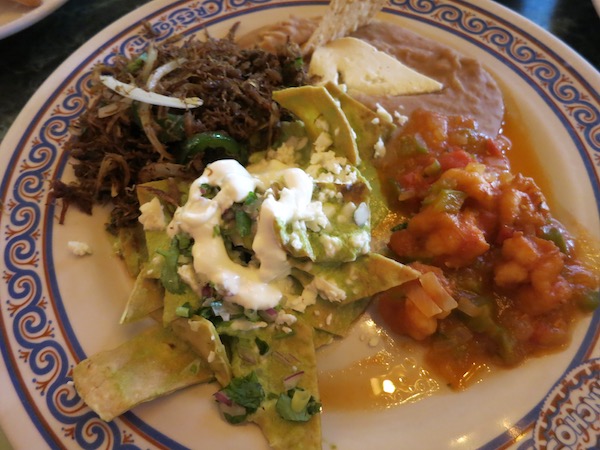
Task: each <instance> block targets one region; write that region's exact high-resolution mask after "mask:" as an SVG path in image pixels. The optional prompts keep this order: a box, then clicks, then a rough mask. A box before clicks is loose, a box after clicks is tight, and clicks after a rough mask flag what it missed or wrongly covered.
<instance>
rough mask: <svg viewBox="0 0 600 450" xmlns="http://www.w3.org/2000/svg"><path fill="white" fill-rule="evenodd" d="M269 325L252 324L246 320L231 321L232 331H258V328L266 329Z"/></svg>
mask: <svg viewBox="0 0 600 450" xmlns="http://www.w3.org/2000/svg"><path fill="white" fill-rule="evenodd" d="M268 325H269V324H268V323H267V322H263V321H260V322H252V321H250V320H246V319H235V320H233V321H231V329H232V330H233V331H251V330H258V329H260V328H266V327H267V326H268Z"/></svg>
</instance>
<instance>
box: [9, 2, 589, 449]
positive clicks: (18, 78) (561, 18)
mask: <svg viewBox="0 0 600 450" xmlns="http://www.w3.org/2000/svg"><path fill="white" fill-rule="evenodd" d="M144 3H146V1H144V0H69V1H68V2H67V3H65V4H64V5H63V6H61V7H60V8H59V9H58V10H57V11H56V12H54V13H53V14H51V15H50V16H48V17H46V18H45V19H43V20H41V21H40V22H38V23H37V24H35V25H33V26H31V27H30V28H27V29H25V30H23V31H21V32H19V33H17V34H15V35H12V36H9V37H7V38H5V39H2V40H0V99H1V100H0V140H1V139H2V138H3V137H4V135H5V134H6V132H7V131H8V129H9V128H10V125H11V124H12V122H13V121H14V120H15V118H16V117H17V115H18V113H19V112H20V111H21V109H22V108H23V106H24V105H25V103H26V102H27V100H28V99H29V98H30V97H31V96H32V95H33V94H34V92H35V91H36V90H37V89H38V87H39V86H40V85H41V84H42V83H43V81H44V80H45V79H46V78H47V77H48V76H49V75H50V74H51V73H52V72H53V71H54V69H55V68H56V67H58V66H59V65H60V64H61V63H62V62H63V61H64V60H65V59H66V58H67V57H68V56H69V55H70V54H71V53H73V52H74V51H75V50H76V49H77V48H78V47H79V46H81V45H82V44H83V43H85V42H86V41H87V40H88V39H90V38H91V37H92V36H94V35H95V34H96V33H97V32H99V31H100V30H102V29H103V28H104V27H105V26H107V25H109V24H110V23H112V22H113V21H115V20H116V19H118V18H120V17H121V16H123V15H125V14H126V13H128V12H129V11H131V10H133V9H135V8H137V7H139V6H141V5H142V4H144ZM497 3H500V4H502V5H504V6H506V7H508V8H510V9H512V10H514V11H517V12H518V13H520V14H521V15H523V16H525V17H527V18H528V19H530V20H531V21H533V22H534V23H536V24H538V25H539V26H541V27H542V28H544V29H546V30H548V31H549V32H550V33H552V34H554V35H555V36H556V37H558V38H559V39H561V40H562V41H563V42H565V43H566V44H567V45H569V46H570V47H571V48H573V49H574V50H575V51H576V52H578V53H579V54H580V55H581V56H583V57H584V58H585V59H587V60H588V61H589V62H590V63H591V64H592V65H593V66H594V67H595V68H596V69H598V70H600V45H598V43H600V18H599V17H598V15H597V13H596V10H595V9H594V5H593V3H592V0H498V1H497ZM5 448H9V446H8V443H7V442H6V439H5V438H4V437H3V436H2V432H1V431H0V449H5Z"/></svg>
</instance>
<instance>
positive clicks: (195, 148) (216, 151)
mask: <svg viewBox="0 0 600 450" xmlns="http://www.w3.org/2000/svg"><path fill="white" fill-rule="evenodd" d="M198 154H200V155H203V159H204V160H205V162H207V163H208V162H212V161H216V160H219V159H224V158H233V159H236V160H237V161H239V162H240V163H241V164H242V165H246V164H247V163H248V152H247V151H246V149H245V148H244V147H243V146H242V145H241V144H240V143H239V142H238V141H236V140H235V139H234V138H232V137H231V136H228V135H227V134H225V133H223V132H220V131H207V132H204V133H198V134H195V135H194V136H192V137H191V138H189V139H188V140H187V141H185V143H184V144H183V148H182V151H181V153H180V155H179V162H180V163H182V164H183V163H185V162H187V161H189V160H190V159H192V158H193V157H194V156H196V155H198Z"/></svg>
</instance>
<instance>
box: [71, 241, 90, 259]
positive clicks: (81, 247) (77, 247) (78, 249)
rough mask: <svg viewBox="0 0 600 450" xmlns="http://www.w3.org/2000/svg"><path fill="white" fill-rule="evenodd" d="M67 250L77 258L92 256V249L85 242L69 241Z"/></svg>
mask: <svg viewBox="0 0 600 450" xmlns="http://www.w3.org/2000/svg"><path fill="white" fill-rule="evenodd" d="M67 248H68V249H69V250H70V251H71V253H73V254H74V255H75V256H86V255H91V254H92V248H91V247H90V246H89V245H88V244H86V243H85V242H79V241H69V242H67Z"/></svg>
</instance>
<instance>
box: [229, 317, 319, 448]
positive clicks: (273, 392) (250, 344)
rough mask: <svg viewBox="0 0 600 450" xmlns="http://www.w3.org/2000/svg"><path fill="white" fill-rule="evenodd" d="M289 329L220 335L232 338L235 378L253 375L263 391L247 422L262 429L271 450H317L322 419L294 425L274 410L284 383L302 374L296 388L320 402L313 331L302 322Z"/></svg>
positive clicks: (232, 361) (316, 415)
mask: <svg viewBox="0 0 600 450" xmlns="http://www.w3.org/2000/svg"><path fill="white" fill-rule="evenodd" d="M291 328H292V332H290V333H285V332H283V331H282V332H279V333H273V330H271V329H270V328H262V329H255V330H251V331H233V332H232V331H225V330H222V329H220V331H221V332H222V333H226V334H231V335H232V336H234V337H235V341H234V342H233V344H232V352H231V354H232V359H231V363H232V370H233V374H234V376H236V377H244V376H246V375H248V374H249V373H251V372H255V373H256V375H257V377H258V380H259V381H260V383H261V385H262V387H263V389H264V391H265V394H266V399H265V400H264V401H263V403H262V404H261V406H260V407H259V408H258V410H257V411H256V413H254V414H253V415H251V416H250V417H249V420H250V421H252V422H254V423H256V424H257V425H258V426H259V427H260V428H261V430H262V432H263V433H264V435H265V437H266V438H267V440H268V441H269V445H270V446H271V448H273V449H276V450H278V449H281V450H296V449H297V450H300V449H302V450H313V449H314V450H317V449H320V448H321V415H320V414H315V415H313V416H312V417H311V418H310V419H309V420H308V421H307V422H294V421H290V420H285V419H283V418H282V417H281V416H280V415H279V413H278V412H277V409H276V404H277V398H278V397H279V396H280V395H281V394H284V393H285V392H286V388H285V386H284V380H285V378H286V377H288V376H290V375H292V374H294V373H299V372H303V374H302V376H301V377H300V380H299V381H298V385H297V386H298V387H299V388H302V389H304V390H305V391H307V392H309V393H310V394H312V395H313V396H314V397H315V398H316V399H317V401H318V399H319V393H318V392H319V391H318V389H319V387H318V382H317V358H316V353H315V343H314V340H313V337H314V331H313V328H312V327H311V326H310V325H308V324H306V323H304V322H303V321H302V320H298V321H297V322H296V323H294V324H293V325H292V326H291ZM257 338H258V339H260V340H262V341H264V342H266V343H267V344H268V348H269V350H268V351H267V352H266V353H265V354H262V355H261V354H260V351H259V350H258V348H257V346H256V344H255V340H256V339H257Z"/></svg>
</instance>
